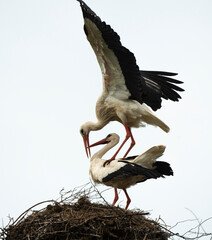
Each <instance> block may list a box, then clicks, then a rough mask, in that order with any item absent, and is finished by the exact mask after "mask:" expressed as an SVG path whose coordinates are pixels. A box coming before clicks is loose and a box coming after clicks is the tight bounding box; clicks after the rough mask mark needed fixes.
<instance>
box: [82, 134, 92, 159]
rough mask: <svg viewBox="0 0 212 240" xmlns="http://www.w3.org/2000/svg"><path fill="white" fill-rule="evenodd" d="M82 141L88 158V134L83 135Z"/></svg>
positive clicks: (89, 153) (89, 152) (89, 154)
mask: <svg viewBox="0 0 212 240" xmlns="http://www.w3.org/2000/svg"><path fill="white" fill-rule="evenodd" d="M83 142H84V145H85V152H86V155H87V157H88V158H89V157H90V156H91V150H90V146H89V135H88V134H87V135H84V136H83Z"/></svg>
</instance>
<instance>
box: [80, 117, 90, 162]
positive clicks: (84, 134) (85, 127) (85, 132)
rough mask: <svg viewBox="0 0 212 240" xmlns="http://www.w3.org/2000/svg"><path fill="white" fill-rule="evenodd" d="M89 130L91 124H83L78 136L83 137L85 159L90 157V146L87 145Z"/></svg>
mask: <svg viewBox="0 0 212 240" xmlns="http://www.w3.org/2000/svg"><path fill="white" fill-rule="evenodd" d="M90 130H91V122H86V123H83V124H82V125H81V127H80V134H81V136H82V137H83V142H84V145H85V151H86V154H87V157H89V156H91V151H90V145H89V133H90Z"/></svg>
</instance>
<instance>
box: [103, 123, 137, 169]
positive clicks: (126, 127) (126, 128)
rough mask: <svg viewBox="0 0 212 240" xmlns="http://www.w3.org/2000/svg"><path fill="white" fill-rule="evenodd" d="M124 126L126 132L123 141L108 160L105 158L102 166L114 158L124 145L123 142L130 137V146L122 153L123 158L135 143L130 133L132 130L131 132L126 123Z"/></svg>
mask: <svg viewBox="0 0 212 240" xmlns="http://www.w3.org/2000/svg"><path fill="white" fill-rule="evenodd" d="M124 127H125V130H126V133H127V134H126V137H125V139H124V141H123V142H122V144H121V146H120V147H119V148H118V150H117V151H116V152H115V154H114V155H113V156H112V158H111V159H110V160H107V161H105V162H104V164H103V166H104V167H105V166H106V165H107V164H109V163H110V162H111V161H113V160H114V159H115V158H116V155H117V154H118V153H119V151H120V150H121V148H122V147H123V146H124V144H125V143H126V141H127V140H128V139H129V138H131V144H130V147H129V148H128V150H127V152H126V153H125V154H124V158H125V157H126V156H127V154H128V153H129V152H130V150H131V149H132V148H133V146H134V145H135V140H134V138H133V135H132V132H131V130H130V128H129V127H128V126H127V124H126V123H124Z"/></svg>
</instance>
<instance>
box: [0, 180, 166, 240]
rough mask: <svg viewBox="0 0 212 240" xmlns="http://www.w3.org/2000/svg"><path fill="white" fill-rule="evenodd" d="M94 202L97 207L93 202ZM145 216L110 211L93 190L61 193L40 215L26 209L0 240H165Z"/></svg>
mask: <svg viewBox="0 0 212 240" xmlns="http://www.w3.org/2000/svg"><path fill="white" fill-rule="evenodd" d="M96 200H98V202H99V203H93V202H92V201H96ZM45 202H47V201H45ZM103 202H104V204H103ZM42 203H44V202H42ZM36 205H38V204H36ZM147 214H148V213H144V212H142V211H130V210H128V211H125V210H123V209H121V208H119V207H111V206H110V205H109V204H107V203H106V202H105V200H104V199H103V198H102V196H101V195H100V193H99V192H98V191H97V190H96V188H94V187H93V186H90V187H89V185H86V187H85V186H83V187H82V188H81V189H79V188H77V189H75V190H73V191H70V192H67V193H63V192H61V198H60V201H51V204H49V205H47V206H46V207H45V208H43V209H41V210H39V211H33V210H32V209H31V208H30V209H28V210H27V211H25V212H24V213H23V214H21V215H20V216H19V217H18V219H17V220H16V221H15V222H14V223H13V224H10V225H9V226H8V227H6V228H5V229H4V231H3V233H2V239H5V240H69V239H86V240H89V239H111V240H112V239H128V240H129V239H145V240H148V239H151V240H167V239H168V237H169V234H168V233H167V232H166V231H165V230H162V229H161V228H160V226H159V225H158V223H157V222H155V221H152V220H149V219H147V218H146V217H145V215H147ZM3 235H4V236H3ZM0 238H1V237H0Z"/></svg>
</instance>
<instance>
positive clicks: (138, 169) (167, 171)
mask: <svg viewBox="0 0 212 240" xmlns="http://www.w3.org/2000/svg"><path fill="white" fill-rule="evenodd" d="M119 162H123V163H126V165H124V166H123V167H121V168H120V169H118V170H116V171H114V172H112V173H110V174H108V175H107V176H106V177H104V178H103V179H102V182H108V181H110V180H113V179H126V178H128V177H133V176H139V175H140V176H145V177H146V178H145V179H142V181H145V180H147V179H150V178H154V179H156V178H159V177H164V175H166V176H170V175H173V171H172V169H171V167H170V164H169V163H167V162H163V161H157V162H155V163H154V164H153V167H155V168H154V169H148V168H144V167H142V166H140V165H138V164H136V163H132V162H128V161H126V160H119Z"/></svg>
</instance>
